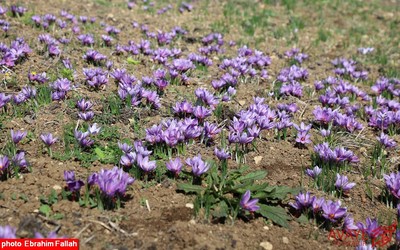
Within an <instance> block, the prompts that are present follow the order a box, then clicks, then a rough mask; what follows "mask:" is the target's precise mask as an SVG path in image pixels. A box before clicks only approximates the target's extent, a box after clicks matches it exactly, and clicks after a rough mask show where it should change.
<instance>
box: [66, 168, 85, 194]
mask: <svg viewBox="0 0 400 250" xmlns="http://www.w3.org/2000/svg"><path fill="white" fill-rule="evenodd" d="M64 180H65V181H66V183H67V186H68V190H69V191H71V192H79V190H81V187H82V186H83V185H84V183H83V181H81V180H75V172H74V171H64Z"/></svg>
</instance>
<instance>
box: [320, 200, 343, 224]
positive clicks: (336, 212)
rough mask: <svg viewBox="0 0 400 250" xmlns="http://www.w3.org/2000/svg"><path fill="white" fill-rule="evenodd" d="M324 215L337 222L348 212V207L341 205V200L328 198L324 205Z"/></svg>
mask: <svg viewBox="0 0 400 250" xmlns="http://www.w3.org/2000/svg"><path fill="white" fill-rule="evenodd" d="M322 211H323V214H322V216H323V217H324V218H325V219H327V220H329V221H331V222H337V221H338V220H339V219H341V218H343V217H344V216H345V215H346V213H347V208H343V207H341V202H340V201H336V202H334V201H331V200H328V201H326V202H325V204H323V205H322Z"/></svg>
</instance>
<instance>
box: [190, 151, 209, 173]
mask: <svg viewBox="0 0 400 250" xmlns="http://www.w3.org/2000/svg"><path fill="white" fill-rule="evenodd" d="M186 164H188V165H189V166H191V167H192V172H193V174H194V175H195V176H200V175H202V174H204V173H205V172H207V171H208V169H209V168H210V165H208V163H206V162H204V161H203V160H202V159H201V155H200V154H199V155H197V156H194V157H193V158H188V159H186Z"/></svg>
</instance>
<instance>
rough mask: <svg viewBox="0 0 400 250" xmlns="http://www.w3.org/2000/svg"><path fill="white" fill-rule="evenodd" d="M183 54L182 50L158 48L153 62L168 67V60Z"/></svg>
mask: <svg viewBox="0 0 400 250" xmlns="http://www.w3.org/2000/svg"><path fill="white" fill-rule="evenodd" d="M180 54H181V50H180V49H177V48H173V49H168V48H158V49H155V50H154V52H153V60H154V61H156V62H158V63H160V64H163V65H166V63H167V62H168V58H175V57H177V56H179V55H180Z"/></svg>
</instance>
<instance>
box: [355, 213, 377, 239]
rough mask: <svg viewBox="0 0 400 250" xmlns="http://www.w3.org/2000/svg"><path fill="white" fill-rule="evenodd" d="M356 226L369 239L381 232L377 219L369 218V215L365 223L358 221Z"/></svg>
mask: <svg viewBox="0 0 400 250" xmlns="http://www.w3.org/2000/svg"><path fill="white" fill-rule="evenodd" d="M357 227H358V229H360V230H361V231H362V232H363V233H366V234H367V235H368V236H369V237H370V238H371V239H375V238H377V237H379V235H381V234H382V233H383V230H382V228H381V227H380V226H379V223H378V220H377V219H373V220H371V218H369V217H368V218H367V219H366V223H365V224H363V223H361V222H358V223H357Z"/></svg>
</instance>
